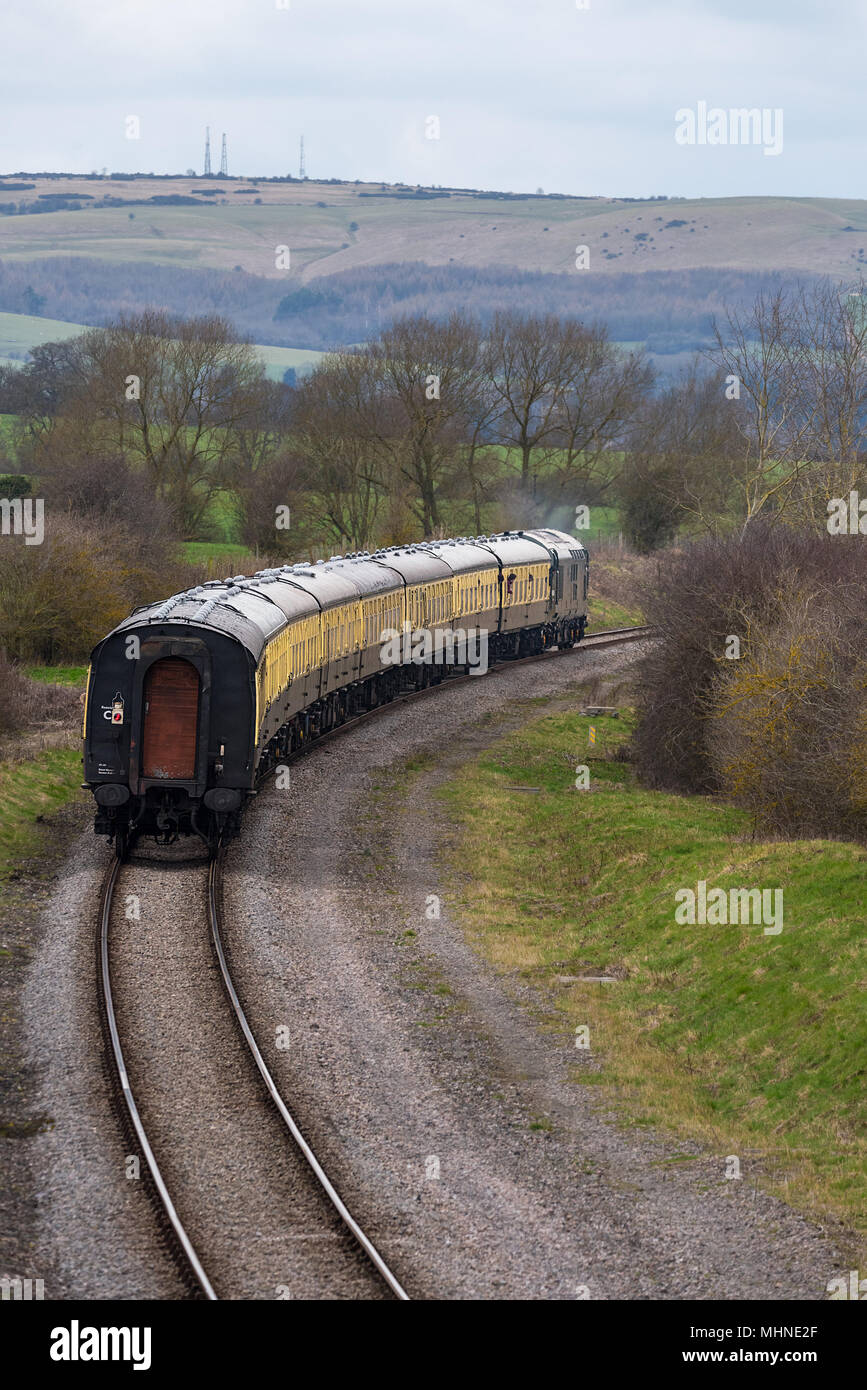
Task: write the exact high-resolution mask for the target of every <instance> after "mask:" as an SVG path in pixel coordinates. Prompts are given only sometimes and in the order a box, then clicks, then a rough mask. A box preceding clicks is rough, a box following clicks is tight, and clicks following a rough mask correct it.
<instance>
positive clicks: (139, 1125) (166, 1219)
mask: <svg viewBox="0 0 867 1390" xmlns="http://www.w3.org/2000/svg"><path fill="white" fill-rule="evenodd" d="M206 863H207V902H208V928H209V931H210V936H211V941H212V943H213V947H214V951H215V954H216V957H217V961H218V964H219V968H220V974H221V977H222V981H223V985H224V987H225V991H226V994H227V996H228V998H229V1001H230V1003H231V1007H232V1011H233V1013H234V1017H235V1019H236V1021H237V1023H238V1026H239V1028H240V1031H241V1034H242V1036H243V1038H244V1042H245V1044H246V1049H247V1054H248V1055H249V1057H250V1058H251V1059H252V1061H253V1062H254V1064H255V1067H256V1069H257V1071H258V1073H259V1076H260V1077H261V1079H262V1081H263V1082H264V1085H265V1088H266V1090H267V1092H268V1095H269V1097H270V1099H271V1102H272V1103H273V1106H274V1108H275V1110H276V1112H277V1114H278V1115H279V1116H280V1119H281V1121H282V1122H283V1125H284V1126H285V1128H286V1130H287V1131H288V1134H287V1138H290V1137H291V1141H292V1144H293V1147H294V1148H295V1150H296V1151H297V1152H298V1153H300V1154H301V1155H302V1156H303V1159H304V1161H305V1162H306V1164H307V1165H308V1167H309V1169H310V1171H311V1172H312V1173H313V1175H314V1177H315V1179H316V1182H317V1183H318V1185H319V1187H320V1188H321V1190H322V1192H323V1193H324V1194H325V1196H326V1197H327V1199H328V1202H329V1203H330V1205H331V1207H332V1208H333V1209H334V1211H335V1212H336V1213H337V1215H338V1216H339V1218H340V1221H341V1222H342V1223H343V1226H344V1227H345V1228H346V1230H347V1231H348V1232H349V1233H350V1234H351V1236H352V1238H353V1240H354V1242H355V1245H356V1247H357V1249H358V1250H359V1251H361V1252H362V1254H363V1256H364V1258H365V1259H366V1260H367V1261H369V1264H370V1266H371V1267H372V1269H373V1270H374V1271H375V1272H376V1275H377V1276H378V1278H379V1279H380V1280H381V1281H382V1283H383V1284H384V1286H385V1287H386V1289H387V1290H388V1292H389V1293H390V1294H391V1295H392V1296H393V1297H394V1298H396V1299H399V1300H401V1301H408V1299H409V1295H408V1294H407V1293H406V1291H405V1290H404V1288H403V1286H402V1285H401V1283H400V1281H399V1279H398V1278H397V1276H396V1275H395V1274H394V1273H393V1271H392V1270H391V1269H390V1268H389V1266H388V1264H387V1263H386V1261H385V1259H384V1258H383V1257H382V1255H381V1254H380V1253H379V1251H378V1250H377V1248H376V1246H375V1245H374V1243H373V1241H372V1240H370V1239H369V1237H368V1236H367V1235H366V1234H365V1232H364V1230H363V1229H362V1228H361V1226H360V1225H359V1223H358V1222H357V1221H356V1220H355V1218H354V1217H353V1215H352V1213H351V1212H350V1211H349V1209H348V1207H347V1206H346V1204H345V1203H344V1201H343V1200H342V1198H341V1196H340V1194H339V1192H338V1191H337V1188H336V1187H335V1185H334V1183H332V1181H331V1179H330V1178H329V1177H328V1174H327V1173H326V1172H325V1169H324V1168H323V1166H322V1164H321V1163H320V1161H319V1159H318V1158H317V1156H316V1154H315V1153H314V1151H313V1149H312V1147H311V1146H310V1144H309V1143H308V1142H307V1140H306V1139H305V1137H304V1135H303V1134H302V1132H301V1129H300V1128H299V1126H298V1124H297V1123H296V1121H295V1119H294V1117H293V1115H292V1113H291V1111H290V1110H289V1108H288V1106H287V1105H286V1103H285V1101H284V1099H283V1097H282V1095H281V1094H280V1092H279V1090H278V1088H277V1085H276V1083H275V1081H274V1078H273V1076H272V1075H271V1072H270V1071H269V1069H268V1066H267V1063H266V1062H265V1059H264V1057H263V1056H262V1052H261V1050H260V1048H259V1046H258V1044H257V1042H256V1039H255V1037H254V1035H253V1032H252V1029H251V1028H250V1025H249V1023H248V1021H247V1017H246V1014H245V1013H244V1009H243V1006H242V1004H241V1001H240V998H239V996H238V992H237V989H236V987H235V983H234V980H233V978H232V972H231V969H230V965H229V961H228V959H227V956H226V952H225V949H224V946H223V937H222V932H221V920H220V917H221V908H220V904H221V896H222V894H221V877H222V864H223V856H222V853H220V854H218V855H216V856H214V857H213V858H212V859H210V860H209V861H206ZM123 869H124V864H123V861H121V860H119V859H117V858H115V859H114V860H113V862H112V863H111V865H110V866H109V868H108V871H107V873H106V876H105V881H104V883H103V890H102V896H101V901H100V910H99V971H98V978H99V991H100V1012H101V1015H102V1021H103V1030H104V1034H105V1042H106V1056H107V1058H108V1059H109V1062H110V1068H109V1070H110V1075H111V1080H112V1083H113V1085H112V1089H113V1092H114V1100H115V1108H116V1110H117V1112H118V1117H119V1119H120V1122H121V1124H122V1127H123V1130H124V1133H125V1135H126V1138H127V1141H128V1142H129V1144H130V1146H131V1149H132V1151H133V1152H135V1153H137V1154H138V1155H139V1157H140V1160H141V1164H142V1176H143V1177H144V1178H145V1184H146V1188H147V1190H148V1193H149V1196H150V1197H151V1199H152V1201H153V1204H154V1207H155V1210H156V1215H157V1219H158V1222H159V1229H160V1234H161V1237H162V1241H163V1244H164V1245H165V1247H166V1249H167V1250H168V1251H169V1253H170V1254H171V1255H172V1257H173V1258H174V1260H175V1263H176V1264H177V1266H178V1269H179V1272H180V1274H181V1278H182V1280H183V1282H184V1283H185V1285H186V1286H187V1288H188V1289H189V1290H190V1292H191V1293H192V1294H193V1295H194V1296H196V1297H199V1298H204V1299H207V1300H217V1298H218V1294H217V1292H216V1291H215V1288H214V1285H213V1283H212V1281H211V1279H210V1278H209V1276H208V1274H207V1273H206V1270H205V1267H204V1265H205V1262H204V1261H203V1260H202V1259H201V1258H200V1256H199V1254H198V1252H197V1250H196V1248H195V1245H194V1242H193V1240H192V1238H191V1237H190V1235H189V1233H188V1231H187V1228H186V1226H185V1224H184V1220H183V1218H182V1216H181V1215H180V1213H179V1211H178V1209H177V1207H176V1205H175V1202H174V1201H173V1199H172V1196H171V1193H170V1191H169V1185H168V1183H167V1182H166V1180H165V1179H164V1177H163V1173H162V1171H161V1169H160V1165H159V1162H158V1160H157V1157H156V1154H155V1152H154V1148H153V1146H152V1144H151V1142H150V1139H149V1137H148V1134H147V1132H146V1129H145V1125H144V1123H143V1120H142V1117H141V1114H140V1111H139V1107H138V1104H137V1103H136V1098H135V1096H134V1094H133V1090H132V1086H131V1083H130V1073H129V1067H128V1065H127V1059H126V1056H125V1052H124V1046H123V1041H122V1037H121V1030H120V1027H119V1022H118V1012H117V1010H116V1008H115V998H114V992H113V989H112V971H111V918H112V905H113V903H114V902H115V900H116V897H117V889H118V883H119V881H120V879H121V876H122V874H123Z"/></svg>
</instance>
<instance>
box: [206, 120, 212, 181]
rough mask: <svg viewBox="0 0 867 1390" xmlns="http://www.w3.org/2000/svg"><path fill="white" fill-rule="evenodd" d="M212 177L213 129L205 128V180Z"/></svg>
mask: <svg viewBox="0 0 867 1390" xmlns="http://www.w3.org/2000/svg"><path fill="white" fill-rule="evenodd" d="M210 176H211V127H210V126H209V125H206V126H205V178H210Z"/></svg>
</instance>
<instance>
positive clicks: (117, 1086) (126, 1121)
mask: <svg viewBox="0 0 867 1390" xmlns="http://www.w3.org/2000/svg"><path fill="white" fill-rule="evenodd" d="M651 632H652V629H651V628H649V627H639V628H612V629H608V630H605V631H603V632H599V633H595V634H593V635H591V636H589V637H585V638H584V640H583V641H582V643H581V645H580V647H577V648H576V647H565V648H562V649H559V648H554V649H552V650H550V651H547V652H543V653H539V654H535V655H531V656H527V657H521V658H518V659H516V660H514V661H509V662H504V663H502V664H501V665H499V666H498V667H494V668H492V670H493V671H494V672H497V671H500V672H502V671H506V670H508V669H510V668H511V667H513V666H518V665H523V664H526V663H528V662H533V661H545V660H555V659H556V658H557V657H558V656H565V655H566V654H567V653H569V652H572V651H576V650H582V649H584V648H594V649H598V648H600V647H608V646H615V645H620V644H623V643H627V642H634V641H639V640H641V639H643V638H646V637H648V636H649V635H651ZM472 679H473V677H472V676H469V675H464V676H453V677H450V678H449V683H461V682H462V681H467V680H472ZM438 688H439V687H438V686H427V687H425V688H423V689H421V690H418V691H410V692H404V693H403V694H402V695H400V696H398V697H397V701H392V702H390V703H389V704H384V705H380V706H377V707H376V708H375V709H373V710H371V711H369V712H367V713H365V714H361V715H358V716H356V717H355V718H353V719H350V720H347V721H346V722H345V723H344V724H341V725H339V726H338V727H336V728H334V729H330V730H328V731H327V732H325V733H323V734H322V735H320V736H319V737H318V738H317V739H315V740H313V741H312V742H311V743H310V744H308V745H305V746H303V747H301V748H299V749H297V750H296V751H295V752H294V753H293V754H292V755H290V757H289V759H288V761H290V762H291V761H294V760H295V759H297V758H299V757H301V756H303V755H304V754H305V753H306V752H307V751H308V749H309V748H311V747H314V746H315V745H316V744H319V743H321V742H324V741H327V740H328V739H330V738H333V737H335V736H336V735H338V734H343V733H346V732H347V731H348V730H349V729H350V728H352V727H353V726H354V725H355V724H358V723H361V722H362V720H365V719H368V718H370V717H371V716H372V715H374V714H378V713H381V712H382V711H384V710H386V709H388V708H390V707H391V705H392V704H394V703H396V702H399V701H408V700H413V699H417V698H419V697H421V696H422V695H426V694H428V693H429V692H430V691H431V690H432V689H438ZM124 862H125V861H124V860H121V859H118V858H115V859H113V860H112V862H111V864H110V865H109V867H108V870H107V872H106V875H105V879H104V882H103V887H102V894H101V898H100V907H99V933H98V982H99V1003H100V1014H101V1018H102V1025H103V1033H104V1039H105V1053H106V1058H107V1061H108V1064H109V1075H110V1080H111V1085H112V1093H113V1099H114V1103H115V1109H116V1111H117V1114H118V1119H119V1122H120V1124H121V1127H122V1129H123V1132H124V1134H125V1136H126V1138H127V1141H128V1143H129V1144H130V1147H131V1149H132V1150H133V1151H135V1152H137V1153H138V1155H139V1156H140V1160H141V1161H142V1175H143V1177H144V1180H145V1185H146V1188H147V1190H148V1193H149V1196H150V1197H151V1200H152V1203H153V1205H154V1208H155V1212H156V1216H157V1220H158V1225H159V1230H160V1234H161V1237H162V1240H163V1244H164V1245H165V1247H166V1249H167V1250H168V1252H169V1253H170V1254H171V1256H172V1257H173V1259H174V1261H175V1263H176V1265H177V1267H178V1270H179V1272H180V1274H181V1277H182V1279H183V1281H184V1283H185V1285H186V1286H187V1288H188V1289H189V1290H190V1292H191V1294H192V1295H193V1296H195V1297H198V1298H203V1299H207V1300H209V1301H216V1300H217V1299H218V1297H219V1295H218V1294H217V1292H216V1290H215V1288H214V1286H213V1283H212V1282H211V1279H210V1278H209V1276H208V1274H207V1272H206V1270H205V1267H204V1263H203V1261H202V1259H201V1258H200V1256H199V1254H198V1252H197V1250H196V1247H195V1245H194V1243H193V1240H192V1239H191V1237H190V1235H189V1234H188V1231H187V1229H186V1227H185V1225H184V1221H183V1219H182V1217H181V1215H180V1213H179V1212H178V1209H177V1207H176V1205H175V1203H174V1201H173V1199H172V1196H171V1193H170V1191H169V1186H168V1184H167V1183H166V1181H165V1179H164V1177H163V1173H162V1171H161V1169H160V1165H159V1163H158V1161H157V1157H156V1154H155V1152H154V1149H153V1147H152V1145H151V1142H150V1139H149V1137H148V1134H147V1132H146V1129H145V1125H144V1123H143V1121H142V1117H141V1114H140V1111H139V1107H138V1105H137V1103H136V1098H135V1095H134V1094H133V1090H132V1086H131V1084H130V1077H129V1068H128V1066H127V1061H126V1057H125V1054H124V1048H123V1042H122V1038H121V1032H120V1028H119V1024H118V1015H117V1010H116V1008H115V998H114V992H113V989H112V971H111V949H110V947H111V918H112V907H113V904H114V902H115V899H116V895H117V887H118V882H119V880H120V878H121V875H122V873H123V870H124ZM201 862H202V863H203V866H204V864H205V863H207V916H208V930H209V933H210V939H211V942H212V945H213V950H214V954H215V956H216V959H217V963H218V966H219V970H220V974H221V978H222V983H223V986H224V989H225V993H226V996H227V997H228V1000H229V1003H230V1005H231V1009H232V1012H233V1014H234V1018H235V1020H236V1023H237V1025H238V1028H239V1030H240V1033H241V1035H242V1036H243V1039H244V1043H245V1045H246V1054H247V1055H248V1057H249V1058H250V1060H252V1062H253V1064H254V1065H255V1068H256V1070H257V1072H258V1074H259V1077H260V1079H261V1081H262V1083H263V1084H264V1087H265V1089H266V1091H267V1093H268V1096H269V1098H270V1101H271V1103H272V1104H273V1106H274V1109H275V1110H276V1112H277V1114H278V1115H279V1117H280V1119H281V1121H282V1123H283V1125H284V1127H285V1129H286V1131H287V1134H288V1137H289V1138H290V1139H291V1141H292V1144H293V1146H294V1148H295V1150H296V1151H297V1152H298V1153H300V1154H301V1155H302V1157H303V1159H304V1161H305V1163H306V1164H307V1166H308V1168H309V1170H310V1172H311V1173H312V1174H313V1176H314V1178H315V1180H316V1182H317V1183H318V1185H319V1188H320V1189H321V1191H322V1192H323V1193H324V1194H325V1196H326V1198H327V1200H328V1202H329V1203H330V1205H331V1207H332V1208H333V1210H334V1211H335V1212H336V1213H337V1215H338V1217H339V1218H340V1221H341V1222H342V1224H343V1226H344V1227H345V1229H346V1230H347V1231H348V1232H349V1233H350V1235H351V1237H352V1239H353V1241H354V1243H355V1246H356V1248H357V1250H358V1251H360V1252H361V1253H362V1255H363V1257H364V1258H365V1259H366V1260H367V1261H368V1262H369V1265H370V1267H371V1268H372V1269H373V1270H374V1271H375V1272H376V1275H377V1276H378V1278H379V1279H380V1280H381V1281H382V1284H383V1285H384V1286H385V1288H386V1289H387V1290H388V1292H389V1293H390V1294H391V1295H392V1296H393V1297H394V1298H396V1299H398V1300H400V1301H409V1295H408V1294H407V1293H406V1291H405V1289H404V1288H403V1286H402V1285H401V1283H400V1280H399V1279H398V1278H397V1275H396V1274H395V1273H394V1272H393V1271H392V1270H391V1269H390V1267H389V1265H388V1264H387V1262H386V1261H385V1259H384V1258H383V1256H382V1255H381V1254H380V1253H379V1251H378V1250H377V1248H376V1246H375V1245H374V1243H373V1241H372V1240H370V1239H369V1237H368V1236H367V1235H366V1234H365V1232H364V1230H363V1229H362V1227H361V1226H360V1225H359V1223H358V1222H357V1221H356V1220H355V1218H354V1217H353V1215H352V1213H351V1212H350V1211H349V1209H348V1207H347V1206H346V1204H345V1203H344V1201H343V1199H342V1198H341V1196H340V1194H339V1192H338V1190H337V1188H336V1186H335V1185H334V1183H333V1182H332V1181H331V1179H330V1178H329V1176H328V1174H327V1173H326V1171H325V1169H324V1167H323V1166H322V1164H321V1163H320V1161H319V1159H318V1158H317V1156H316V1154H315V1152H314V1151H313V1148H312V1147H311V1145H310V1144H309V1143H308V1141H307V1139H306V1138H305V1136H304V1134H303V1133H302V1131H301V1129H300V1127H299V1125H298V1124H297V1122H296V1120H295V1118H294V1117H293V1115H292V1113H291V1110H290V1109H289V1107H288V1106H287V1104H286V1102H285V1100H284V1098H283V1096H282V1095H281V1093H280V1090H279V1088H278V1087H277V1084H276V1082H275V1080H274V1078H273V1076H272V1074H271V1072H270V1070H269V1068H268V1065H267V1063H266V1061H265V1059H264V1057H263V1055H262V1052H261V1049H260V1048H259V1046H258V1043H257V1042H256V1039H255V1037H254V1034H253V1031H252V1029H251V1027H250V1024H249V1022H248V1020H247V1016H246V1014H245V1011H244V1008H243V1005H242V1003H241V1000H240V997H239V995H238V991H237V989H236V986H235V982H234V980H233V977H232V972H231V968H230V964H229V961H228V958H227V955H226V951H225V948H224V944H223V934H222V931H221V902H222V870H223V862H224V851H223V850H222V848H221V849H220V850H219V851H218V853H217V854H216V855H214V856H213V857H211V858H210V859H209V860H208V861H201Z"/></svg>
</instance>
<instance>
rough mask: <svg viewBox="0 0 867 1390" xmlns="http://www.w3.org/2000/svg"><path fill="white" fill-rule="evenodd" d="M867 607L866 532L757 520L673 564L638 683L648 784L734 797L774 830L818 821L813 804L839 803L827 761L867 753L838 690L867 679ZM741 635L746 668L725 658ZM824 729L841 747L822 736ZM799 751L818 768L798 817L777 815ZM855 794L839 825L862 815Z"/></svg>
mask: <svg viewBox="0 0 867 1390" xmlns="http://www.w3.org/2000/svg"><path fill="white" fill-rule="evenodd" d="M865 606H867V562H865V557H864V550H863V542H862V540H861V538H860V537H857V536H853V537H845V536H835V537H831V536H827V535H826V536H824V537H822V538H817V537H816V536H814V535H808V534H802V533H798V532H794V531H792V530H790V529H788V528H786V527H783V526H781V525H778V526H776V527H774V526H771V525H758V524H756V525H753V526H752V527H751V528H750V529H749V531H748V532H747V534H746V536H745V537H744V539H742V540H740V539H738V538H737V537H731V538H729V539H727V540H705V541H702V542H699V543H697V544H695V545H692V546H690V547H689V548H688V549H686V550H684V551H682V552H679V553H677V554H674V555H671V556H668V557H666V559H665V560H664V561H660V563H659V566H658V570H657V576H656V577H655V578H654V580H653V582H652V583H650V584H648V585H645V588H644V593H643V597H642V607H643V609H644V612H645V615H646V618H647V621H648V622H649V623H652V624H654V625H655V626H657V627H658V628H659V630H660V633H661V635H662V641H661V642H660V643H659V644H658V645H657V646H655V647H654V648H653V650H652V651H651V652H650V653H649V654H648V656H647V657H646V658H645V660H644V661H643V662H642V666H641V671H640V675H639V684H638V704H639V719H638V724H637V727H636V731H635V736H634V740H633V754H634V757H635V760H636V763H637V766H638V770H639V774H640V776H641V777H642V780H643V781H644V782H645V784H646V785H648V786H651V787H657V788H666V789H669V790H672V791H686V792H720V791H725V792H728V793H730V794H732V795H734V796H735V798H736V799H738V800H740V801H741V802H742V803H743V804H746V805H749V806H750V807H751V808H752V809H753V810H754V812H756V814H757V815H758V817H759V819H760V820H761V823H762V825H763V827H764V828H768V827H769V826H770V825H771V824H775V825H781V824H782V823H783V821H785V822H786V824H787V825H789V826H790V828H791V827H792V824H793V817H795V818H797V821H798V825H806V824H808V823H809V822H810V817H811V806H810V800H811V798H812V799H813V800H814V801H818V799H820V798H823V797H825V796H827V779H826V777H825V770H826V768H827V766H828V759H829V758H832V757H833V759H836V760H838V762H839V763H840V765H841V766H842V764H843V763H844V762H845V760H846V756H847V750H846V742H847V740H849V742H850V744H851V743H852V741H854V744H855V747H856V751H857V756H858V757H862V756H863V734H862V735H861V736H860V743H859V735H858V728H857V721H858V719H859V718H860V714H859V713H858V709H859V708H860V706H859V705H858V704H857V702H856V707H854V708H853V709H852V710H851V711H850V715H848V716H847V717H845V718H844V715H845V714H846V709H847V705H846V702H847V699H848V698H849V696H847V695H846V694H845V693H840V689H838V687H841V682H842V683H843V687H845V684H846V681H848V682H849V684H850V688H851V682H852V681H855V682H856V683H857V680H858V679H860V677H859V676H858V674H857V668H856V666H855V665H854V664H853V662H852V652H853V643H855V642H856V635H857V634H859V633H860V643H861V647H862V649H863V646H864V640H863V632H864V619H863V617H862V616H861V615H862V614H863V612H864V609H865ZM832 615H836V616H835V617H833V616H832ZM844 619H845V621H844ZM731 636H736V637H737V638H738V639H739V641H740V651H741V656H740V660H739V661H737V660H730V659H728V658H727V656H726V646H727V641H728V639H729V637H731ZM846 671H849V672H850V674H849V675H848V676H847V677H846V681H844V673H845V672H846ZM811 672H812V674H811ZM832 706H833V708H834V709H835V710H836V711H837V714H836V715H835V716H834V717H833V718H832V715H831V708H832ZM823 720H825V721H827V722H828V729H827V731H826V732H827V734H828V739H829V740H830V742H829V741H827V740H826V741H824V742H823V741H822V739H821V738H820V737H819V725H820V724H821V723H822V721H823ZM853 720H854V721H855V722H854V723H853V722H852V721H853ZM781 721H782V722H781ZM811 730H812V732H810V731H811ZM802 739H806V740H807V742H806V743H805V744H803V745H801V743H800V742H799V740H802ZM850 752H851V748H850ZM799 755H800V756H803V757H804V759H805V762H807V763H810V764H811V765H814V766H813V770H812V772H811V773H810V775H809V777H808V778H807V780H806V781H804V780H802V781H800V782H799V783H798V789H797V791H796V792H794V793H793V795H792V796H788V794H787V799H786V798H784V800H785V809H784V810H782V809H779V808H777V809H774V808H773V807H772V806H771V802H772V800H773V797H771V796H770V795H769V790H770V789H772V788H773V786H774V783H775V781H777V780H778V779H780V778H784V777H785V778H791V776H792V771H791V763H790V759H791V758H793V757H794V758H797V757H798V756H799ZM847 798H849V792H848V791H844V790H843V789H842V787H841V789H840V792H839V796H838V797H837V803H836V808H835V810H834V812H833V819H834V822H835V824H837V825H838V826H839V825H841V824H842V823H843V822H844V821H845V820H846V819H847V817H849V816H850V815H851V814H854V810H853V809H852V808H850V810H849V811H844V810H843V802H844V801H846V800H847ZM850 799H851V798H850ZM778 812H779V813H778Z"/></svg>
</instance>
